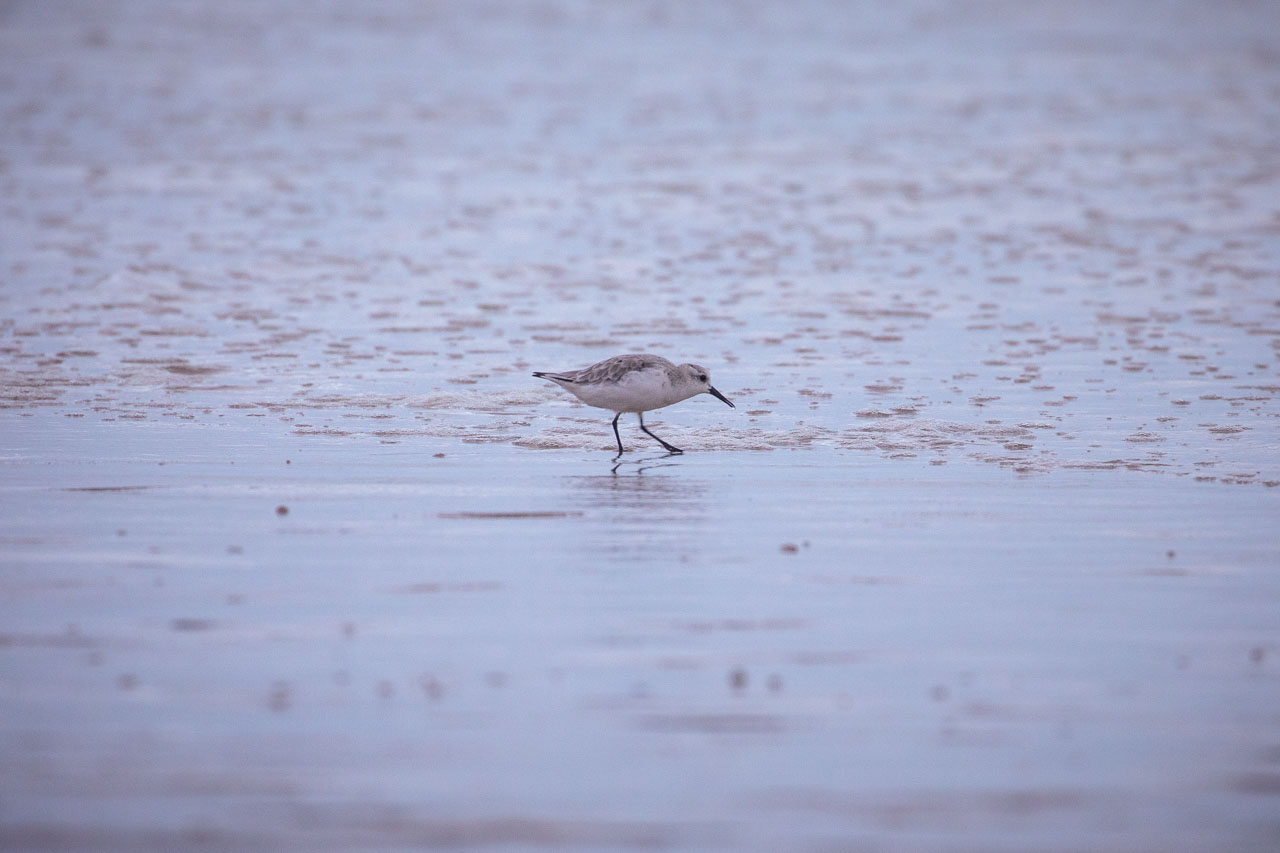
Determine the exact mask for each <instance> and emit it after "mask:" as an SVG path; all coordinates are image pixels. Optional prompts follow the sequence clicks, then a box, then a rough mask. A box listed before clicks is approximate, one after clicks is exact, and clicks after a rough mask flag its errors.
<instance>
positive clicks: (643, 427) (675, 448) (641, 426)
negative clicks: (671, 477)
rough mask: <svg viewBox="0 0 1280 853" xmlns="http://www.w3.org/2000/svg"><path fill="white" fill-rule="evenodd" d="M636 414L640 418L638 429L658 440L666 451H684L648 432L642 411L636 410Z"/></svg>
mask: <svg viewBox="0 0 1280 853" xmlns="http://www.w3.org/2000/svg"><path fill="white" fill-rule="evenodd" d="M636 416H637V417H639V418H640V429H641V430H642V431H643V432H644V433H645V434H646V435H648V436H649V437H650V438H652V439H653V440H654V441H656V442H658V444H661V445H662V446H663V447H665V448H666V449H667V451H668V452H670V453H684V451H683V450H681V449H680V448H678V447H676V446H675V445H674V444H667V443H666V442H665V441H663V440H662V439H660V438H658V437H657V436H656V435H654V434H653V433H651V432H649V428H648V427H647V426H645V425H644V412H636ZM614 420H615V421H616V420H617V419H616V418H615V419H614ZM615 429H616V426H615Z"/></svg>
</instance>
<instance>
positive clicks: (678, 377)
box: [533, 355, 734, 456]
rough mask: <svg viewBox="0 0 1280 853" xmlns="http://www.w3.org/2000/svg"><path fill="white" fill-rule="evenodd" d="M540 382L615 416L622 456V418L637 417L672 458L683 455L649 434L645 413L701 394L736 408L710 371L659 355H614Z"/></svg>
mask: <svg viewBox="0 0 1280 853" xmlns="http://www.w3.org/2000/svg"><path fill="white" fill-rule="evenodd" d="M533 375H534V376H536V377H538V378H539V379H550V380H551V381H552V382H554V383H556V384H557V385H559V386H560V387H561V388H563V389H564V390H566V391H568V392H569V393H570V394H572V395H573V396H575V397H577V398H578V399H579V400H581V401H582V402H584V403H586V404H587V405H588V406H595V407H596V408H597V409H609V410H610V411H612V412H616V414H615V415H614V416H613V437H614V438H616V439H617V440H618V455H619V456H621V455H622V453H623V449H622V437H621V436H619V435H618V418H620V417H622V413H623V412H635V413H636V415H638V416H639V418H640V429H641V430H643V431H644V432H645V434H646V435H648V436H649V437H650V438H652V439H654V440H656V441H657V442H658V444H661V445H662V446H663V447H665V448H666V449H667V450H668V451H669V452H671V453H684V451H683V450H681V449H680V448H678V447H676V446H675V445H673V444H668V443H667V442H665V441H663V440H662V439H660V438H658V437H657V436H656V435H654V434H653V433H651V432H649V428H648V427H646V426H645V425H644V413H645V412H648V411H652V410H653V409H661V408H662V407H663V406H670V405H671V404H672V403H679V402H680V401H681V400H687V399H689V398H690V397H692V396H694V395H696V394H710V395H711V396H712V397H715V398H716V399H717V400H721V401H722V402H724V403H726V404H727V405H728V406H729V408H734V405H733V403H731V402H730V401H729V398H728V397H726V396H725V395H723V394H721V393H720V392H719V391H717V390H716V389H715V388H713V387H711V381H710V380H709V379H708V378H707V369H706V368H705V367H699V366H698V365H696V364H680V365H676V364H672V363H671V362H669V361H667V360H666V359H665V358H663V357H662V356H660V355H615V356H614V357H613V358H606V359H605V360H604V361H601V362H598V363H596V364H593V365H591V366H590V367H584V368H583V369H582V370H562V371H560V372H558V373H546V372H538V373H535V374H533Z"/></svg>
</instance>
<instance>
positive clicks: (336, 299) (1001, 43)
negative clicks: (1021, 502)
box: [0, 2, 1280, 485]
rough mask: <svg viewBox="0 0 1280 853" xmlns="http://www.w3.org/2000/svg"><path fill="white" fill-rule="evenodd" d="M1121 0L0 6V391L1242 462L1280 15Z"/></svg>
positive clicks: (1255, 448) (1275, 114) (1274, 380)
mask: <svg viewBox="0 0 1280 853" xmlns="http://www.w3.org/2000/svg"><path fill="white" fill-rule="evenodd" d="M1151 11H1152V10H1151V9H1150V8H1149V7H1148V4H1142V3H1137V4H1118V5H1117V4H1109V3H1092V4H1086V7H1085V8H1083V9H1080V8H1077V7H1076V6H1072V7H1071V9H1067V8H1065V7H1059V6H1058V5H1056V4H1048V3H1045V4H1031V5H1029V6H1027V7H1025V8H1022V7H1020V8H1019V9H1017V10H1016V11H1015V10H1010V9H1007V8H1005V7H1004V6H999V5H998V4H996V5H992V4H985V3H945V2H943V3H918V4H901V5H896V4H895V6H894V8H893V9H883V8H880V6H879V5H874V6H869V7H867V8H861V9H859V8H856V7H849V8H848V9H846V10H844V11H842V12H832V10H830V9H828V8H827V7H826V6H823V5H821V4H798V5H793V4H786V6H785V8H783V7H781V6H775V5H773V4H753V3H745V4H697V6H696V7H695V8H685V7H684V6H683V5H682V4H661V3H659V4H618V5H617V6H614V5H610V4H604V5H597V4H578V3H548V4H522V3H515V4H496V5H489V6H485V8H484V9H483V10H481V9H473V8H470V7H469V6H466V5H465V4H463V5H460V6H453V5H450V4H442V5H434V4H433V5H422V4H415V3H404V4H396V3H389V4H379V6H378V7H377V9H376V10H367V11H366V10H360V9H356V8H352V7H350V6H349V4H330V3H319V4H316V3H291V2H283V3H274V4H271V5H270V6H269V7H268V8H265V9H260V8H259V7H258V5H257V4H252V3H237V2H231V3H219V4H178V5H175V4H169V3H147V2H133V3H124V4H113V5H112V7H111V8H110V9H107V8H103V7H99V6H98V5H97V4H76V3H69V4H55V5H53V6H48V5H47V4H39V3H17V4H10V5H9V6H8V7H7V8H6V11H5V12H4V13H3V19H2V22H0V56H3V57H4V59H3V60H0V71H2V73H0V112H2V115H3V121H0V151H2V152H3V154H0V205H2V208H0V231H3V234H4V236H3V238H2V239H3V244H2V245H3V254H2V255H0V265H2V267H0V268H2V269H3V274H4V279H5V285H4V288H3V292H2V293H0V384H2V386H3V392H2V397H3V400H2V404H3V405H4V406H5V407H7V408H8V409H10V410H14V411H17V412H20V413H22V414H23V415H24V416H32V417H43V418H46V419H49V420H54V418H55V416H61V417H64V418H66V419H84V420H85V421H88V422H90V423H97V422H113V421H114V422H120V421H132V422H146V423H149V424H152V425H164V424H169V423H181V422H192V421H194V422H198V423H201V424H205V425H216V426H219V427H224V426H228V425H231V424H238V425H241V426H247V427H252V428H254V429H271V430H288V431H292V432H295V433H297V434H298V435H302V436H314V437H317V440H322V437H346V436H361V437H366V438H371V439H377V440H381V441H403V442H407V441H413V442H416V443H418V444H420V445H421V446H423V447H426V448H433V447H435V446H437V445H447V444H449V443H450V442H453V441H468V442H509V443H515V444H517V445H519V446H521V447H528V448H561V447H575V448H593V449H594V448H601V449H603V448H605V447H607V446H608V444H609V441H608V439H609V437H610V436H609V435H608V429H607V423H604V422H603V419H602V418H601V417H599V415H600V414H601V413H597V412H592V411H589V410H585V409H583V408H581V407H580V406H577V405H575V404H574V403H572V402H571V401H569V400H567V399H565V397H564V395H559V394H555V393H552V392H551V391H548V390H547V389H539V388H538V383H536V382H535V381H534V380H532V379H531V378H530V377H529V376H528V373H529V371H530V370H531V369H562V368H570V367H576V366H582V365H586V364H590V363H592V362H593V361H595V360H597V359H599V358H601V357H603V356H607V355H610V354H613V353H616V352H624V351H653V352H657V353H660V354H663V355H666V356H668V357H670V358H672V359H673V360H676V361H684V360H695V361H698V362H700V363H704V364H707V365H708V366H709V367H711V368H712V371H713V373H714V374H715V376H716V380H717V383H718V384H719V386H720V387H722V388H723V389H724V390H725V392H726V393H727V394H729V395H730V396H731V397H732V398H734V399H735V400H739V401H740V402H739V407H740V409H739V411H738V412H724V411H720V410H719V409H718V408H711V407H702V408H703V410H700V411H695V407H694V406H693V405H691V404H685V406H683V407H681V408H680V409H678V410H675V409H673V410H670V411H668V412H665V413H662V414H661V415H655V416H654V417H653V420H654V422H655V423H663V427H664V429H665V430H666V431H667V432H666V434H669V435H670V437H671V439H672V440H673V441H676V442H677V443H680V444H681V445H688V446H689V447H690V448H693V449H712V448H714V449H721V450H733V449H737V450H764V449H784V448H803V447H806V446H809V445H812V444H815V443H820V444H824V445H828V446H833V447H840V448H847V449H849V450H851V451H856V452H881V453H888V454H914V455H922V456H928V457H931V458H934V457H936V458H937V459H938V460H940V461H945V460H946V459H948V458H949V457H952V456H954V455H955V454H964V455H966V456H970V457H975V458H979V459H985V460H990V461H991V462H993V463H997V464H1000V465H1006V466H1010V467H1013V468H1016V469H1019V470H1025V471H1042V470H1050V469H1053V468H1057V467H1062V466H1067V467H1081V466H1083V467H1087V468H1107V467H1117V466H1119V467H1127V468H1141V469H1152V470H1160V471H1164V472H1166V473H1170V474H1174V475H1177V476H1196V477H1205V478H1218V479H1226V480H1229V481H1232V482H1248V483H1266V484H1268V485H1274V484H1276V483H1277V482H1280V462H1277V455H1276V453H1275V449H1276V446H1277V416H1278V415H1280V405H1278V404H1277V399H1276V397H1277V391H1280V370H1278V369H1277V361H1278V359H1280V353H1278V352H1277V348H1278V347H1280V248H1278V246H1280V240H1278V231H1280V221H1278V220H1277V216H1278V215H1280V214H1278V213H1277V208H1276V204H1275V199H1276V198H1278V197H1280V150H1278V149H1277V148H1276V145H1275V139H1276V128H1277V123H1278V122H1280V96H1277V86H1280V61H1278V60H1277V56H1278V55H1280V54H1278V52H1277V50H1278V49H1277V39H1276V38H1275V37H1274V36H1273V35H1271V34H1273V33H1275V32H1277V31H1280V15H1278V14H1277V13H1276V10H1275V7H1274V6H1272V5H1270V4H1266V3H1240V4H1232V5H1231V6H1229V7H1227V8H1225V9H1213V10H1210V9H1209V8H1208V7H1201V6H1199V5H1196V4H1187V5H1177V6H1175V7H1172V8H1170V9H1168V10H1165V11H1164V12H1162V13H1160V14H1151ZM995 19H998V20H999V25H998V26H993V20H995ZM604 419H607V415H606V416H605V418H604ZM64 428H66V429H80V428H83V425H82V424H81V423H77V422H75V421H73V420H69V421H68V423H67V424H66V425H65V427H64Z"/></svg>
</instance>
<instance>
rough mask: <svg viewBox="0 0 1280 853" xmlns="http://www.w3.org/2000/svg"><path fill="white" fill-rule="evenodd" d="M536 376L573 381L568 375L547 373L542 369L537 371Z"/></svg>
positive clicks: (552, 379)
mask: <svg viewBox="0 0 1280 853" xmlns="http://www.w3.org/2000/svg"><path fill="white" fill-rule="evenodd" d="M533 375H534V376H536V377H538V378H539V379H550V380H551V381H552V382H572V381H573V380H572V379H570V378H569V377H568V376H561V375H560V374H559V373H547V372H545V371H542V370H538V371H535V372H534V374H533Z"/></svg>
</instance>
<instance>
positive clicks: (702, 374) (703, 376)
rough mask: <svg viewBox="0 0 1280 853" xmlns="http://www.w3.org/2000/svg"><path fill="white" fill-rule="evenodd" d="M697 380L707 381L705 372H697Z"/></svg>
mask: <svg viewBox="0 0 1280 853" xmlns="http://www.w3.org/2000/svg"><path fill="white" fill-rule="evenodd" d="M698 381H699V382H706V381H707V374H705V373H699V374H698Z"/></svg>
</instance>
